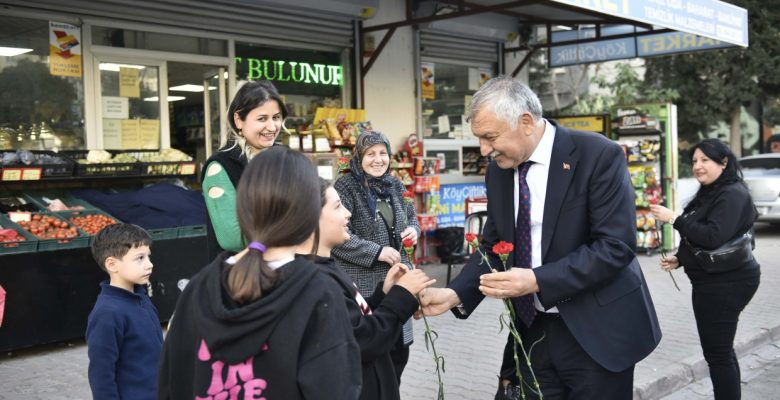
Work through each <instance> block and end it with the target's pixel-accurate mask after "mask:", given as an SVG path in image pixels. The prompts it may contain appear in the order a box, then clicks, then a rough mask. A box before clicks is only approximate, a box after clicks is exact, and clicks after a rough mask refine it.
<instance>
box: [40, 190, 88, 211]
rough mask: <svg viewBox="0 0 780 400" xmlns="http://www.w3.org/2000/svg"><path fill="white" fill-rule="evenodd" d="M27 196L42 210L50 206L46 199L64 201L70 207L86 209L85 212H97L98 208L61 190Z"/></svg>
mask: <svg viewBox="0 0 780 400" xmlns="http://www.w3.org/2000/svg"><path fill="white" fill-rule="evenodd" d="M25 196H26V197H28V198H30V199H31V200H32V202H33V203H34V204H35V205H36V206H38V207H40V209H41V210H46V208H47V207H48V206H49V203H48V202H47V201H46V200H44V199H43V198H44V197H45V198H47V199H49V200H54V199H60V201H62V202H63V203H64V204H65V205H66V206H68V207H77V206H80V207H84V209H85V210H97V207H95V206H93V205H92V204H90V203H87V202H86V201H84V200H82V199H80V198H78V197H75V196H73V195H71V194H69V193H67V192H64V191H59V190H46V191H40V192H27V193H25Z"/></svg>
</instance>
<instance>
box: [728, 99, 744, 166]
mask: <svg viewBox="0 0 780 400" xmlns="http://www.w3.org/2000/svg"><path fill="white" fill-rule="evenodd" d="M741 115H742V106H737V107H736V108H735V109H734V110H732V111H731V133H730V135H729V145H730V147H731V151H732V152H734V155H735V156H736V157H737V158H740V157H742V124H741V122H740V116H741Z"/></svg>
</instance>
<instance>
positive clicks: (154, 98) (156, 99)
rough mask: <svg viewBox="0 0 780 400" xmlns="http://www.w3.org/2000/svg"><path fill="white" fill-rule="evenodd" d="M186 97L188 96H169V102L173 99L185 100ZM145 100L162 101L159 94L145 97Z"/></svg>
mask: <svg viewBox="0 0 780 400" xmlns="http://www.w3.org/2000/svg"><path fill="white" fill-rule="evenodd" d="M184 99H186V97H184V96H168V102H169V103H170V102H172V101H179V100H184ZM144 101H160V98H159V97H157V96H154V97H145V98H144Z"/></svg>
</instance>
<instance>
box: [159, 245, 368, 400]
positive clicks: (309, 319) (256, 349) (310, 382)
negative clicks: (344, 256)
mask: <svg viewBox="0 0 780 400" xmlns="http://www.w3.org/2000/svg"><path fill="white" fill-rule="evenodd" d="M229 255H230V254H229V253H222V254H220V256H219V257H217V258H216V259H215V260H214V261H213V262H212V263H211V264H210V265H208V266H207V267H206V268H204V269H203V271H201V272H199V273H198V274H196V275H195V276H194V277H193V278H192V280H191V281H190V282H189V284H188V285H187V287H186V289H185V290H184V291H183V292H182V294H181V296H180V297H179V300H178V303H177V304H176V312H175V317H174V318H173V320H172V323H171V327H170V330H169V332H168V336H167V337H166V338H165V343H164V344H163V354H162V357H161V358H162V362H161V366H160V375H159V382H158V395H157V398H158V399H187V400H192V399H194V398H196V396H197V398H204V399H218V398H265V399H268V400H275V399H284V400H294V399H333V400H343V399H357V398H358V396H359V394H360V386H361V381H360V370H359V364H360V356H359V354H360V353H359V352H358V351H359V350H358V347H357V344H356V343H355V339H354V336H353V335H352V327H351V326H350V324H349V319H348V316H347V312H346V309H345V308H344V306H343V305H342V304H343V299H342V298H341V290H340V288H339V287H338V286H337V285H336V284H335V283H334V282H333V280H331V279H329V278H328V277H326V276H325V275H324V274H322V273H320V272H318V269H317V267H315V266H314V265H313V264H312V263H311V262H309V261H307V260H305V259H302V258H296V259H295V260H294V261H292V262H290V263H288V264H286V265H284V266H282V267H281V268H280V269H279V270H278V271H279V273H280V280H279V282H278V283H277V286H276V287H275V288H274V289H273V290H272V291H270V292H268V293H267V294H265V295H264V296H263V297H262V298H260V299H258V300H256V301H254V302H252V303H249V304H236V303H235V302H234V301H233V300H232V299H230V297H229V296H228V295H227V292H226V290H225V288H224V285H223V283H222V282H223V280H222V270H223V269H224V268H229V267H228V266H226V264H225V262H224V260H225V259H226V258H227V257H228V256H229ZM334 366H338V367H337V368H334ZM223 396H224V397H223Z"/></svg>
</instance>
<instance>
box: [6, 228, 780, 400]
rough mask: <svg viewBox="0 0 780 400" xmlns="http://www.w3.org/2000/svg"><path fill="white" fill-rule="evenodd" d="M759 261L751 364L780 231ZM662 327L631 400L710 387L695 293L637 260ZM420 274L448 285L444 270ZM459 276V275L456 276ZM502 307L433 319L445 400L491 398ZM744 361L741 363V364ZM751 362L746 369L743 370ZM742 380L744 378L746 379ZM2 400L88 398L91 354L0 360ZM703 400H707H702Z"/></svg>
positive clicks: (34, 353) (411, 375) (779, 284)
mask: <svg viewBox="0 0 780 400" xmlns="http://www.w3.org/2000/svg"><path fill="white" fill-rule="evenodd" d="M756 232H757V235H756V236H757V248H756V251H755V254H756V258H757V259H758V261H759V263H761V269H762V277H761V285H760V286H759V289H758V292H757V293H756V295H755V297H754V298H753V300H752V301H751V302H750V304H749V305H748V307H747V308H746V309H745V311H744V312H743V313H742V317H741V321H740V323H739V329H738V331H737V338H736V341H735V344H736V349H737V354H738V355H739V356H745V355H747V356H748V357H750V356H752V355H755V354H757V353H756V352H761V351H762V350H760V349H761V348H764V347H766V345H767V344H769V343H772V342H775V343H780V312H779V311H780V290H778V288H780V269H779V268H778V266H779V265H778V264H780V262H778V261H777V260H778V259H780V230H778V229H772V228H770V227H769V226H766V225H764V226H762V227H760V228H759V227H757V229H756ZM639 260H640V263H641V265H642V270H643V272H644V274H645V277H646V278H647V281H648V285H649V288H650V292H651V294H652V297H653V301H654V303H655V307H656V312H657V314H658V319H659V320H660V323H661V330H662V332H663V339H662V340H661V343H660V344H659V346H658V348H657V349H656V350H655V351H654V352H653V353H652V354H650V356H648V357H647V358H646V359H644V360H642V361H641V362H640V363H639V364H637V366H636V370H635V374H634V399H635V400H650V399H661V398H663V397H664V396H666V395H668V394H670V393H672V392H673V391H675V390H678V389H681V388H683V387H685V386H686V385H688V384H690V383H691V382H695V381H699V383H697V385H699V387H702V386H705V389H701V390H700V391H702V390H703V391H706V384H707V383H706V378H707V377H708V370H707V365H706V363H705V362H704V359H703V357H702V353H701V348H700V347H699V339H698V334H697V333H696V325H695V321H694V319H693V312H692V309H691V299H690V297H691V286H690V283H689V281H688V278H687V277H686V276H685V274H684V273H683V272H682V271H675V272H674V275H675V279H676V280H677V283H678V284H679V286H680V289H681V291H679V292H678V291H677V290H676V289H675V288H674V284H672V281H671V279H670V278H669V274H668V273H666V272H663V271H662V270H661V269H660V268H659V267H658V265H659V256H658V255H654V256H646V255H640V256H639ZM423 268H424V269H425V270H426V271H427V272H428V273H429V274H430V275H432V276H434V277H435V278H436V279H437V280H438V282H437V285H438V286H441V285H443V284H444V280H445V276H446V266H444V265H427V266H423ZM458 271H459V269H456V271H454V272H455V273H457V272H458ZM501 311H502V304H501V302H500V301H498V300H494V299H486V300H485V301H483V302H482V304H481V305H480V306H479V307H478V308H477V310H476V312H475V313H474V314H473V315H472V316H471V317H470V318H469V319H467V320H456V319H455V317H454V316H452V314H451V313H446V314H444V315H442V316H439V317H434V318H430V319H429V324H430V325H431V328H432V329H433V330H435V331H436V332H437V333H438V335H439V338H438V339H437V340H436V342H435V344H436V350H437V352H438V353H439V354H440V355H443V356H444V362H445V364H444V368H445V371H446V372H445V374H444V380H445V395H446V398H448V399H458V400H461V399H462V400H469V399H475V400H477V399H479V400H486V399H492V398H493V396H494V394H495V391H496V387H497V383H498V381H497V378H496V376H497V373H498V369H499V366H500V364H501V354H502V351H503V348H504V344H505V343H506V337H507V333H506V330H504V331H503V332H500V333H499V322H498V317H499V315H500V312H501ZM414 324H415V343H414V345H413V346H412V351H411V356H410V359H409V364H408V365H407V367H406V370H405V371H404V374H403V377H402V384H401V398H402V399H404V400H418V399H419V400H431V399H435V398H436V388H437V383H436V375H435V372H434V366H435V364H434V361H433V355H432V353H429V352H428V351H426V349H425V340H424V339H423V334H424V325H423V321H422V320H419V321H415V323H414ZM741 358H742V357H741ZM742 359H743V360H744V358H742ZM750 365H751V364H750V363H749V362H747V363H744V364H743V365H742V368H743V371H744V370H745V369H746V368H750ZM745 376H746V375H745V374H743V378H745ZM0 388H2V389H0V399H46V400H55V399H69V400H74V399H90V398H91V395H90V391H89V385H88V383H87V355H86V346H85V345H84V342H83V341H80V342H77V343H73V344H65V343H60V344H55V345H48V346H40V347H38V348H35V349H31V350H22V351H19V352H16V353H14V354H12V355H9V354H4V355H0ZM705 397H706V396H705Z"/></svg>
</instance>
